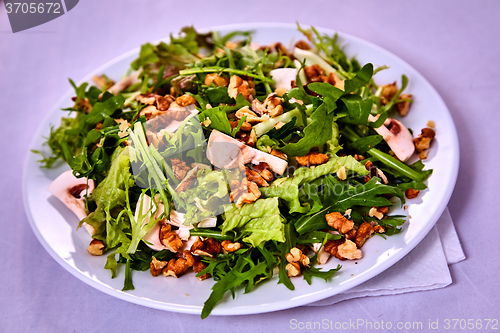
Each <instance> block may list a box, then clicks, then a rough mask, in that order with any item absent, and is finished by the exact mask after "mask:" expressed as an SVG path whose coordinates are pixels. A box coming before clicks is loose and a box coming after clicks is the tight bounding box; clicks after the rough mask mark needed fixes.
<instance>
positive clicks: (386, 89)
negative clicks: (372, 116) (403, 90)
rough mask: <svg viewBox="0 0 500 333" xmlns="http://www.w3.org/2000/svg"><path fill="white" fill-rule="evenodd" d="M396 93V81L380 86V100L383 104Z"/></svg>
mask: <svg viewBox="0 0 500 333" xmlns="http://www.w3.org/2000/svg"><path fill="white" fill-rule="evenodd" d="M397 93H398V87H397V86H396V82H394V83H391V84H386V85H384V86H382V92H381V94H380V102H381V103H382V104H383V105H387V104H388V103H389V102H390V101H391V100H392V99H393V98H394V96H396V94H397Z"/></svg>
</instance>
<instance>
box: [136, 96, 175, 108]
mask: <svg viewBox="0 0 500 333" xmlns="http://www.w3.org/2000/svg"><path fill="white" fill-rule="evenodd" d="M135 100H136V101H137V102H139V103H142V104H146V105H150V106H154V107H155V108H156V109H157V110H158V111H166V110H168V108H169V107H170V104H171V103H172V102H173V101H174V99H173V97H172V96H170V95H166V96H165V97H163V96H161V95H157V94H139V95H137V96H135Z"/></svg>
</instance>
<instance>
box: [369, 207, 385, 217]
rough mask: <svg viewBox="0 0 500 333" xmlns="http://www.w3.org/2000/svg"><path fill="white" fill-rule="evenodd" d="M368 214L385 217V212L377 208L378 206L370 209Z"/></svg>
mask: <svg viewBox="0 0 500 333" xmlns="http://www.w3.org/2000/svg"><path fill="white" fill-rule="evenodd" d="M368 215H369V216H370V217H376V218H378V219H379V220H381V219H383V218H384V214H382V213H381V212H379V211H378V210H377V207H372V208H370V211H369V212H368Z"/></svg>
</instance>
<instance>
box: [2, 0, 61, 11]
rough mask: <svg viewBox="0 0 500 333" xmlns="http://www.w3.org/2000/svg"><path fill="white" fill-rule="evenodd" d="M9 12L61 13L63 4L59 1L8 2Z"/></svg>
mask: <svg viewBox="0 0 500 333" xmlns="http://www.w3.org/2000/svg"><path fill="white" fill-rule="evenodd" d="M5 8H6V10H7V14H11V13H14V14H21V13H22V14H43V13H46V14H50V13H52V14H61V4H60V3H57V2H55V3H54V2H31V3H28V2H6V3H5Z"/></svg>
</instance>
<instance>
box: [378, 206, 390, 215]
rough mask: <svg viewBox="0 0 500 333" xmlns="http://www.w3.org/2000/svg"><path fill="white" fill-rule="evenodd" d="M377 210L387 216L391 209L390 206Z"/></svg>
mask: <svg viewBox="0 0 500 333" xmlns="http://www.w3.org/2000/svg"><path fill="white" fill-rule="evenodd" d="M377 210H378V211H379V212H381V213H382V214H384V215H385V214H387V213H389V207H388V206H380V207H377Z"/></svg>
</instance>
